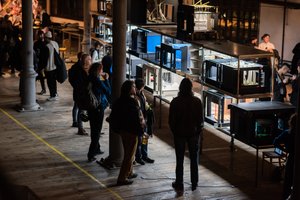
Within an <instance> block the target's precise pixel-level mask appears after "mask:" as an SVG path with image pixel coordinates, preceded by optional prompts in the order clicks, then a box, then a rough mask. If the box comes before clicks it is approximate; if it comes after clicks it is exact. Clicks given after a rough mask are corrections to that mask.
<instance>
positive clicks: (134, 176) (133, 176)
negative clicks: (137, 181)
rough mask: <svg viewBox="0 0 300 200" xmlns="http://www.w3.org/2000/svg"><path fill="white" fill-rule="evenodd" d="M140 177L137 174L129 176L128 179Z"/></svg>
mask: <svg viewBox="0 0 300 200" xmlns="http://www.w3.org/2000/svg"><path fill="white" fill-rule="evenodd" d="M136 177H138V174H137V173H132V174H131V175H129V176H128V179H134V178H136Z"/></svg>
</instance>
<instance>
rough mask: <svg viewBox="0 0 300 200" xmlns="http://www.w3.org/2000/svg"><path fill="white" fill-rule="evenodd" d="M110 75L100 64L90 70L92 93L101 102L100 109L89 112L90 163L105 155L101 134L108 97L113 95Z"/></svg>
mask: <svg viewBox="0 0 300 200" xmlns="http://www.w3.org/2000/svg"><path fill="white" fill-rule="evenodd" d="M108 78H109V77H108V74H107V73H104V72H103V66H102V64H100V63H93V64H92V65H91V67H90V69H89V75H88V80H89V82H90V83H91V84H92V91H93V93H94V95H95V96H96V98H97V100H98V101H99V102H100V105H99V106H98V108H95V109H90V110H88V111H87V112H88V116H89V120H90V128H91V143H90V147H89V152H88V154H87V157H88V161H89V162H92V161H94V160H96V158H95V156H96V155H97V154H103V153H104V151H102V150H101V148H100V143H99V139H100V133H101V129H102V125H103V118H104V110H105V109H106V108H107V106H108V100H107V99H108V96H110V95H111V88H110V84H109V80H108Z"/></svg>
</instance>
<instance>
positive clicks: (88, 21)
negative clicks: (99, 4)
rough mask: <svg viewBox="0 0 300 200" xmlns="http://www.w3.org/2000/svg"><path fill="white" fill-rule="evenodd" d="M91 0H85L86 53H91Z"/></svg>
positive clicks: (84, 37)
mask: <svg viewBox="0 0 300 200" xmlns="http://www.w3.org/2000/svg"><path fill="white" fill-rule="evenodd" d="M90 9H91V0H84V1H83V21H84V31H83V38H82V42H81V44H82V51H83V52H84V53H89V51H90V48H91V14H90Z"/></svg>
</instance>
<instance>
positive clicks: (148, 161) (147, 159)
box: [143, 157, 155, 163]
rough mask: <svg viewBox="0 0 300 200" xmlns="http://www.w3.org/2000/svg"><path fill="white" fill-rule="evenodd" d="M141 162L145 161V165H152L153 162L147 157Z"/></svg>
mask: <svg viewBox="0 0 300 200" xmlns="http://www.w3.org/2000/svg"><path fill="white" fill-rule="evenodd" d="M143 161H145V162H146V163H154V161H155V160H153V159H151V158H149V157H146V158H143Z"/></svg>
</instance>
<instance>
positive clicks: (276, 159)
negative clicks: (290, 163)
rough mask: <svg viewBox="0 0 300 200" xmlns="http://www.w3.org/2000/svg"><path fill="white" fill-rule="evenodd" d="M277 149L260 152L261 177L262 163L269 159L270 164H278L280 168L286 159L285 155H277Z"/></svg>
mask: <svg viewBox="0 0 300 200" xmlns="http://www.w3.org/2000/svg"><path fill="white" fill-rule="evenodd" d="M276 149H277V148H275V149H274V151H263V152H262V165H261V175H263V173H264V162H265V161H267V159H270V163H271V164H273V163H278V165H279V167H280V168H282V167H283V166H284V164H285V162H286V159H287V153H286V152H284V151H282V153H281V154H278V153H277V151H276Z"/></svg>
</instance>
